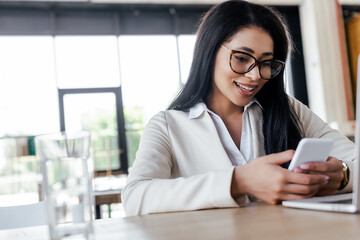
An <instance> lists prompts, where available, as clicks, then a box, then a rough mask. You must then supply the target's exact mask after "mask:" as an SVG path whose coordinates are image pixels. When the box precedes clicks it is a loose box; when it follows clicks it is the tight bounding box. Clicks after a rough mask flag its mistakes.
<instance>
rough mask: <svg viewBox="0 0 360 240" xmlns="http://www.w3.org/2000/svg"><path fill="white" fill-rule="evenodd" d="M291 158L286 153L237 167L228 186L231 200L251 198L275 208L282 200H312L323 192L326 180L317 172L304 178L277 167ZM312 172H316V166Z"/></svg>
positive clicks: (299, 174)
mask: <svg viewBox="0 0 360 240" xmlns="http://www.w3.org/2000/svg"><path fill="white" fill-rule="evenodd" d="M293 155H294V151H293V150H288V151H284V152H281V153H276V154H270V155H266V156H263V157H260V158H257V159H254V160H253V161H251V162H250V163H248V164H246V165H242V166H237V167H236V168H235V170H234V174H233V178H232V183H231V195H232V197H233V198H237V197H239V196H240V195H242V194H251V195H253V196H255V197H257V198H258V199H261V200H263V201H265V202H267V203H270V204H276V203H279V202H280V201H283V200H296V199H302V198H308V197H312V196H314V195H315V194H317V193H318V192H319V190H321V189H327V188H326V187H325V186H326V185H327V183H328V180H329V176H328V175H327V174H321V171H319V170H317V171H316V174H312V173H308V174H305V173H296V172H292V171H289V170H287V169H284V168H282V167H281V166H280V165H281V164H282V163H285V162H288V161H290V160H291V159H292V157H293ZM312 169H315V166H312ZM316 169H319V166H317V168H316ZM321 169H323V168H321ZM326 173H328V172H326ZM331 176H332V175H331Z"/></svg>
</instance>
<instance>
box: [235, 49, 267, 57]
mask: <svg viewBox="0 0 360 240" xmlns="http://www.w3.org/2000/svg"><path fill="white" fill-rule="evenodd" d="M235 50H245V51H247V52H249V53H251V54H254V53H255V51H254V50H252V49H251V48H248V47H239V48H236V49H235ZM273 55H274V54H273V53H272V52H264V53H263V54H261V56H273Z"/></svg>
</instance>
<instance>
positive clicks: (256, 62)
mask: <svg viewBox="0 0 360 240" xmlns="http://www.w3.org/2000/svg"><path fill="white" fill-rule="evenodd" d="M221 47H223V48H225V49H226V50H228V51H230V59H229V64H230V68H231V70H232V71H233V72H234V73H237V74H245V73H248V72H250V71H251V70H253V68H254V67H255V66H258V67H259V75H260V77H261V78H262V79H264V80H270V79H272V78H274V77H276V76H277V75H279V73H280V72H281V71H282V70H283V69H284V68H285V62H283V61H280V60H275V59H268V60H264V61H259V60H257V59H256V58H255V57H254V56H253V55H251V54H249V53H247V52H243V51H239V50H233V49H230V48H227V47H225V46H224V45H222V44H221ZM235 53H241V54H245V55H247V56H249V57H251V58H253V59H254V60H255V64H253V65H252V66H250V67H249V69H248V70H247V71H245V72H237V71H235V70H234V69H233V67H232V65H231V58H232V57H233V55H234V54H235ZM274 61H275V62H277V63H280V65H281V70H280V71H279V72H278V73H276V75H274V76H272V77H271V78H264V77H263V76H262V75H261V66H262V64H264V62H274Z"/></svg>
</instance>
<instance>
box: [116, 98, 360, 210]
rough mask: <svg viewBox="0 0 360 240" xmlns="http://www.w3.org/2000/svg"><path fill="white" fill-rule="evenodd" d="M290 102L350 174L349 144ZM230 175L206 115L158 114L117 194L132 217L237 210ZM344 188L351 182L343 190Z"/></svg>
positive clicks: (258, 130)
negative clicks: (329, 144)
mask: <svg viewBox="0 0 360 240" xmlns="http://www.w3.org/2000/svg"><path fill="white" fill-rule="evenodd" d="M289 100H290V104H291V105H292V106H293V107H294V110H295V112H296V113H297V114H298V116H299V118H300V123H301V124H302V127H303V129H304V131H305V137H314V138H323V137H324V138H332V139H334V140H335V144H334V148H333V150H332V152H331V153H330V155H331V156H334V157H337V158H338V159H341V160H344V161H346V162H347V163H348V165H349V167H350V171H352V161H353V160H354V159H355V157H354V143H353V142H351V141H350V140H348V139H347V138H346V137H344V136H342V135H341V134H340V133H339V132H338V131H336V130H334V129H332V128H330V127H329V126H328V125H327V124H326V123H325V122H323V121H322V120H321V119H320V118H319V117H318V116H316V115H315V114H314V113H313V112H312V111H311V110H310V109H309V108H307V107H306V106H305V105H303V104H302V103H300V102H299V101H297V100H296V99H294V98H292V97H289ZM248 110H249V117H250V125H251V129H252V132H253V144H254V151H255V153H254V155H255V158H257V157H260V156H263V155H265V151H264V144H263V143H264V141H263V134H262V112H261V109H260V107H259V106H258V105H257V104H253V105H252V106H251V107H250V108H249V109H248ZM233 170H234V166H232V164H231V162H230V159H229V158H228V156H227V154H226V152H225V150H224V148H223V146H222V144H221V141H220V138H219V135H218V133H217V130H216V128H215V125H214V123H213V120H212V119H211V117H210V115H209V114H208V112H203V113H202V115H201V116H200V117H198V118H196V119H189V112H188V111H177V110H167V111H162V112H160V113H158V114H157V115H155V116H154V117H153V118H152V119H151V120H150V121H149V123H148V125H147V126H146V128H145V130H144V133H143V136H142V138H141V141H140V145H139V149H138V152H137V154H136V159H135V162H134V165H133V167H132V169H131V172H130V174H129V176H128V179H127V184H126V186H125V188H124V189H123V191H122V193H121V195H122V202H123V205H124V209H125V213H126V215H127V216H131V215H140V214H148V213H156V212H171V211H187V210H197V209H206V208H224V207H239V206H241V205H243V204H244V203H245V201H246V200H245V199H246V197H245V196H242V197H240V198H239V199H236V201H235V200H234V199H233V198H232V197H231V195H230V186H231V180H232V175H233ZM254 177H256V176H254ZM249 181H251V179H249ZM349 188H351V182H350V183H349V184H348V186H347V188H346V190H349ZM346 190H345V191H346Z"/></svg>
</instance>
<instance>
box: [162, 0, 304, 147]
mask: <svg viewBox="0 0 360 240" xmlns="http://www.w3.org/2000/svg"><path fill="white" fill-rule="evenodd" d="M247 27H259V28H261V29H263V30H264V31H265V32H267V33H268V34H269V35H270V36H271V38H272V40H273V42H274V59H278V60H281V61H284V62H285V61H286V58H287V56H288V54H289V52H290V51H291V50H292V40H291V38H290V34H289V32H288V30H287V27H286V25H285V23H284V20H283V19H282V17H281V15H280V14H279V13H278V12H277V11H276V10H274V9H272V8H270V7H267V6H263V5H258V4H254V3H250V2H247V1H240V0H238V1H237V0H230V1H226V2H223V3H220V4H218V5H215V6H214V7H212V8H211V9H210V10H209V11H208V12H207V13H206V14H205V15H204V17H203V18H202V21H201V24H200V26H199V29H198V33H197V40H196V43H195V49H194V56H193V62H192V65H191V69H190V74H189V77H188V80H187V82H186V84H185V85H184V87H183V88H182V90H181V91H180V93H179V94H178V95H177V97H176V98H175V99H174V101H173V102H172V103H171V104H170V106H169V108H168V109H175V110H187V109H189V108H191V107H193V106H194V105H195V104H197V103H199V102H201V101H204V102H205V101H206V99H207V96H208V95H209V93H210V91H211V87H212V82H213V72H214V71H213V70H214V64H215V57H216V54H217V52H218V50H219V47H220V46H221V44H223V43H224V42H227V41H229V40H230V39H231V38H232V37H233V36H234V35H235V34H236V33H237V32H238V31H239V30H241V29H244V28H247ZM283 75H284V74H283V71H282V72H281V73H280V74H279V75H277V76H276V77H275V78H274V79H271V80H270V81H269V82H267V83H266V84H265V85H264V86H263V88H262V89H261V90H260V91H259V92H258V93H257V94H256V98H257V100H258V101H259V102H260V104H261V106H262V107H263V134H264V146H265V153H266V154H270V153H277V152H281V151H284V150H287V149H295V148H296V146H297V144H298V142H299V141H300V139H301V137H302V130H301V128H300V126H299V123H298V116H297V115H296V113H295V112H294V111H293V110H292V109H291V107H290V105H289V100H288V96H287V94H286V92H285V87H284V77H283Z"/></svg>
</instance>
